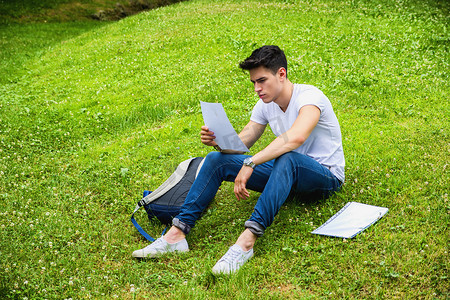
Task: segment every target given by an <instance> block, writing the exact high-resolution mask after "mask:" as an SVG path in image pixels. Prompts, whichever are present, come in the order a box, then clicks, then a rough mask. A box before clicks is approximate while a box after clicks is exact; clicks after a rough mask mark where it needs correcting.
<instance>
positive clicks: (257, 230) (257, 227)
mask: <svg viewBox="0 0 450 300" xmlns="http://www.w3.org/2000/svg"><path fill="white" fill-rule="evenodd" d="M244 226H245V228H247V229H248V230H250V231H251V232H252V233H253V234H254V235H256V236H257V237H261V236H262V235H263V234H264V231H265V228H264V227H263V226H262V225H261V224H259V223H257V222H255V221H245V224H244Z"/></svg>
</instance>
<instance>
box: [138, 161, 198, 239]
mask: <svg viewBox="0 0 450 300" xmlns="http://www.w3.org/2000/svg"><path fill="white" fill-rule="evenodd" d="M202 164H203V157H195V158H190V159H187V160H185V161H183V162H181V163H180V164H179V165H178V167H177V169H176V170H175V172H173V173H172V175H171V176H170V177H169V178H168V179H167V180H166V181H165V182H164V183H163V184H161V185H160V186H159V187H158V188H157V189H156V190H155V191H153V192H151V191H144V193H143V197H142V199H141V200H140V201H139V202H138V203H137V205H136V208H135V209H134V212H133V214H132V215H131V222H132V223H133V225H134V227H136V229H137V230H138V231H139V233H140V234H142V236H144V237H145V238H146V239H147V240H149V241H150V242H153V241H154V240H155V239H154V238H153V237H151V236H150V235H149V234H148V233H147V232H145V231H144V229H142V227H141V226H140V225H139V224H138V223H137V222H136V220H135V218H134V214H135V213H136V212H137V211H138V210H139V209H140V208H141V207H142V206H143V207H144V209H145V211H146V212H147V216H148V219H149V220H152V219H153V218H154V217H156V218H157V219H158V220H159V221H160V222H161V223H162V224H164V225H166V228H165V229H164V231H163V233H162V234H164V232H165V231H166V229H167V227H168V226H170V225H171V224H172V219H173V218H174V217H175V216H177V215H178V214H179V213H180V209H181V206H182V205H183V203H184V199H185V198H186V196H187V194H188V192H189V189H190V188H191V186H192V184H193V183H194V180H195V178H196V177H197V174H198V172H199V171H200V168H201V165H202Z"/></svg>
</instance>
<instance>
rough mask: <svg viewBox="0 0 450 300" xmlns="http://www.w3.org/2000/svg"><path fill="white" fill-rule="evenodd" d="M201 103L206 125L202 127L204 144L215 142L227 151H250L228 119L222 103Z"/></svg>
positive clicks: (211, 144) (210, 144) (212, 144)
mask: <svg viewBox="0 0 450 300" xmlns="http://www.w3.org/2000/svg"><path fill="white" fill-rule="evenodd" d="M200 105H201V108H202V115H203V120H204V121H205V125H206V126H203V127H202V132H201V136H202V143H203V144H205V145H209V146H215V144H214V142H215V143H216V144H217V145H218V146H219V147H220V148H221V149H222V150H225V151H226V150H232V151H238V152H248V151H249V150H248V148H247V146H245V144H244V143H243V142H242V140H241V139H240V138H239V136H238V134H237V133H236V131H235V130H234V128H233V126H232V125H231V123H230V121H229V120H228V117H227V114H226V113H225V110H224V109H223V106H222V104H220V103H208V102H203V101H200Z"/></svg>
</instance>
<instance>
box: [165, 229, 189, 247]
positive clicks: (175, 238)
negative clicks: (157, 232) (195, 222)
mask: <svg viewBox="0 0 450 300" xmlns="http://www.w3.org/2000/svg"><path fill="white" fill-rule="evenodd" d="M185 238H186V235H185V234H184V233H183V231H181V230H180V229H179V228H177V227H175V226H172V227H170V229H169V231H168V232H167V233H166V234H165V235H164V236H163V239H164V240H165V241H166V242H168V243H169V244H174V243H178V242H179V241H181V240H183V239H185Z"/></svg>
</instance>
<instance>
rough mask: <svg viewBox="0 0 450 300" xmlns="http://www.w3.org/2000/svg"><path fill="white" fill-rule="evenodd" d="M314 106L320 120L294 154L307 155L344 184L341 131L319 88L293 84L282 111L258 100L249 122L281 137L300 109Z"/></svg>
mask: <svg viewBox="0 0 450 300" xmlns="http://www.w3.org/2000/svg"><path fill="white" fill-rule="evenodd" d="M305 105H314V106H316V107H318V108H319V109H320V118H319V122H318V123H317V125H316V127H315V128H314V129H313V131H312V132H311V135H310V136H309V137H308V138H307V139H306V141H305V143H304V144H303V145H301V146H300V147H298V148H297V149H295V150H294V151H296V152H298V153H301V154H304V155H307V156H309V157H311V158H313V159H314V160H316V161H317V162H319V163H320V164H321V165H323V166H325V167H327V168H329V169H330V171H331V173H333V174H334V175H335V176H336V177H337V178H338V179H339V180H340V181H341V182H344V179H345V175H344V167H345V159H344V151H343V148H342V136H341V128H340V126H339V122H338V119H337V118H336V115H335V113H334V111H333V107H332V106H331V103H330V100H328V98H327V97H326V96H325V95H324V94H323V93H322V91H320V90H319V89H318V88H316V87H314V86H312V85H306V84H294V91H293V93H292V98H291V100H290V101H289V105H288V108H287V109H286V111H285V112H283V111H282V110H281V108H280V107H279V106H278V104H276V103H274V102H270V103H264V102H263V101H262V100H259V101H258V102H257V103H256V105H255V107H253V112H252V116H251V118H250V120H252V121H253V122H256V123H258V124H262V125H266V124H269V125H270V128H271V129H272V132H273V133H274V134H275V135H276V136H280V135H281V134H283V133H285V132H286V131H287V130H288V129H289V128H291V127H292V125H293V124H294V121H295V120H296V119H297V117H298V114H299V112H300V109H301V108H302V107H303V106H305Z"/></svg>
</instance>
